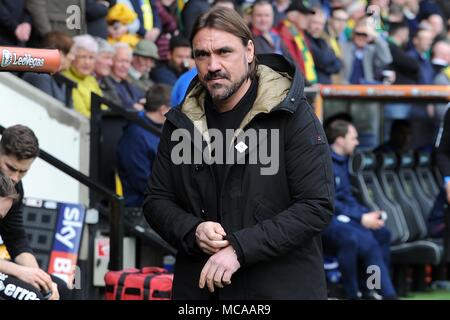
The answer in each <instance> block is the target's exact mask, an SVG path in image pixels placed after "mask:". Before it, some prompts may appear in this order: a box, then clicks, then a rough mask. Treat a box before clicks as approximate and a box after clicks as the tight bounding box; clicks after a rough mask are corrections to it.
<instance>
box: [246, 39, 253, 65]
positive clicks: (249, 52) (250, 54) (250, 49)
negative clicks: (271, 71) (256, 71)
mask: <svg viewBox="0 0 450 320" xmlns="http://www.w3.org/2000/svg"><path fill="white" fill-rule="evenodd" d="M254 59H255V44H254V43H253V41H252V40H248V43H247V63H248V64H250V63H252V62H253V60H254Z"/></svg>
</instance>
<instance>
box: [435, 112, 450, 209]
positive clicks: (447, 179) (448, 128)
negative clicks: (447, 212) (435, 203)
mask: <svg viewBox="0 0 450 320" xmlns="http://www.w3.org/2000/svg"><path fill="white" fill-rule="evenodd" d="M449 106H450V105H449ZM437 163H438V166H439V170H440V171H441V173H442V176H443V177H444V186H445V191H446V193H447V202H448V203H449V204H450V111H449V108H447V112H446V114H445V117H444V123H443V130H442V136H441V140H440V143H439V148H438V153H437Z"/></svg>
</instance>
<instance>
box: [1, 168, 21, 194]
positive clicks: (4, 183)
mask: <svg viewBox="0 0 450 320" xmlns="http://www.w3.org/2000/svg"><path fill="white" fill-rule="evenodd" d="M0 198H9V199H12V200H14V201H15V200H17V199H18V198H19V194H18V193H17V191H16V188H15V186H14V182H13V181H12V180H11V179H10V178H9V177H8V176H6V175H4V174H3V173H1V172H0Z"/></svg>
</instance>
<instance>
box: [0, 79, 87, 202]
mask: <svg viewBox="0 0 450 320" xmlns="http://www.w3.org/2000/svg"><path fill="white" fill-rule="evenodd" d="M0 97H1V100H0V124H1V125H2V126H4V127H8V126H11V125H14V124H23V125H26V126H28V127H30V128H31V129H32V130H33V131H34V132H35V134H36V136H37V137H38V139H39V144H40V147H41V149H43V150H45V151H47V152H48V153H50V154H51V155H53V156H54V157H56V158H58V159H60V160H61V161H64V162H65V163H67V164H68V165H70V166H72V167H73V168H75V169H77V170H79V171H81V172H83V173H85V174H89V121H88V119H86V118H84V117H83V116H81V115H79V114H78V113H76V112H75V111H73V110H68V109H67V108H66V107H65V106H64V105H63V104H62V103H61V102H59V101H58V100H56V99H54V98H52V97H50V96H48V95H47V94H45V93H43V92H41V91H40V90H38V89H36V88H35V87H33V86H31V85H29V84H28V83H26V82H25V81H23V80H21V79H20V78H17V77H16V76H14V75H12V74H10V73H0ZM23 183H24V188H25V196H26V197H35V198H39V199H47V200H55V201H63V202H74V203H82V204H85V205H87V204H88V190H87V188H85V187H84V186H82V185H81V184H80V183H78V181H76V180H75V179H73V178H71V177H69V176H67V175H66V174H64V173H63V172H61V171H59V170H58V169H56V168H54V167H52V166H51V165H49V164H47V163H46V162H44V161H43V160H41V159H37V160H36V161H35V162H34V164H33V166H32V167H31V170H30V171H29V173H28V174H27V176H25V178H24V179H23Z"/></svg>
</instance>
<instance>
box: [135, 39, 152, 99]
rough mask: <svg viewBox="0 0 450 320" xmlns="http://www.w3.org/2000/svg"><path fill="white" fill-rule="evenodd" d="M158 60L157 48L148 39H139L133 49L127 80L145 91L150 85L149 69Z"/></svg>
mask: <svg viewBox="0 0 450 320" xmlns="http://www.w3.org/2000/svg"><path fill="white" fill-rule="evenodd" d="M156 60H159V55H158V48H157V47H156V45H155V44H154V43H153V42H151V41H149V40H141V41H139V42H138V44H137V45H136V48H134V50H133V59H132V60H131V67H130V69H129V70H128V76H129V80H130V82H131V83H132V84H134V85H136V86H137V87H139V88H140V89H141V90H142V91H147V90H148V89H149V88H150V87H151V86H152V85H153V81H152V80H150V71H151V70H152V69H153V68H154V67H155V63H156Z"/></svg>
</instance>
